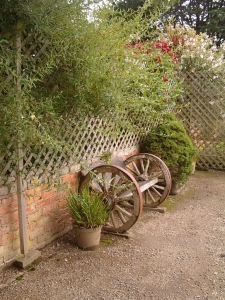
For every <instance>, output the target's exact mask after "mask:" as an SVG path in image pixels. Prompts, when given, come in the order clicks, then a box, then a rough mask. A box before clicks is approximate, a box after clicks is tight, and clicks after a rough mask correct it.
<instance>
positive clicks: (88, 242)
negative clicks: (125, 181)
mask: <svg viewBox="0 0 225 300" xmlns="http://www.w3.org/2000/svg"><path fill="white" fill-rule="evenodd" d="M102 198H103V196H102V194H100V193H98V192H95V191H92V190H90V189H89V188H88V187H85V188H83V189H82V190H81V191H79V193H78V192H77V191H75V190H74V189H72V188H69V192H68V196H67V197H66V200H67V204H68V208H69V211H70V213H71V216H72V218H73V221H74V231H75V239H76V244H77V246H78V247H79V248H82V249H85V250H94V249H96V248H97V247H98V245H99V241H100V236H101V228H102V225H103V224H104V223H105V222H106V220H107V219H108V217H109V209H108V205H107V204H106V203H105V202H104V201H103V199H102Z"/></svg>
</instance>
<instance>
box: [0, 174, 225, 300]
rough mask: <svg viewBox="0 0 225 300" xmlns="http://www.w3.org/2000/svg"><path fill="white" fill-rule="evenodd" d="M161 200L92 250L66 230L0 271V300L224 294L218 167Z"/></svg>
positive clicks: (177, 298) (222, 182) (190, 299)
mask: <svg viewBox="0 0 225 300" xmlns="http://www.w3.org/2000/svg"><path fill="white" fill-rule="evenodd" d="M162 206H165V207H166V208H167V211H166V213H164V214H162V213H156V212H149V211H147V210H144V212H143V214H142V216H141V218H140V220H139V221H138V222H137V223H136V224H135V225H134V226H133V227H132V228H131V229H130V230H129V234H130V238H124V237H118V236H114V235H109V234H102V237H101V245H100V247H99V248H98V249H97V250H95V251H82V250H80V249H78V248H77V247H76V245H75V244H74V236H73V232H72V231H71V232H68V233H67V234H66V235H64V236H63V237H61V238H59V239H58V240H56V241H54V242H53V243H51V244H50V245H48V246H47V247H45V248H44V249H42V260H41V261H39V262H38V263H36V264H33V265H32V266H30V267H29V268H28V269H27V270H25V271H24V270H19V269H16V268H15V267H10V268H8V269H6V270H3V272H1V273H0V280H1V282H0V287H1V289H0V299H1V300H6V299H8V300H12V299H18V300H28V299H29V300H42V299H43V300H44V299H47V300H49V299H51V300H58V299H60V300H72V299H73V300H128V299H130V300H136V299H139V300H142V299H143V300H144V299H146V300H153V299H154V300H164V299H169V300H194V299H200V300H202V299H209V300H214V299H221V300H225V173H224V172H218V171H208V172H202V171H196V172H195V174H194V175H192V176H191V177H190V180H189V182H188V183H187V185H186V186H185V188H184V189H183V190H182V192H181V193H180V194H179V195H176V196H170V197H169V198H167V199H166V200H165V201H164V202H163V204H162Z"/></svg>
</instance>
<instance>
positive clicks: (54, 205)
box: [0, 149, 138, 270]
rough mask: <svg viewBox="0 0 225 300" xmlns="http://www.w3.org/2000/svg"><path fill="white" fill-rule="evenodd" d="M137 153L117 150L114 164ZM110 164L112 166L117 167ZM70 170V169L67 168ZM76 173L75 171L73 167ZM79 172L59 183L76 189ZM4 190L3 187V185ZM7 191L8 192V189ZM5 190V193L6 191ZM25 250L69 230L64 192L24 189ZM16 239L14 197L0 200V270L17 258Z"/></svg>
mask: <svg viewBox="0 0 225 300" xmlns="http://www.w3.org/2000/svg"><path fill="white" fill-rule="evenodd" d="M136 153H138V151H137V150H133V151H132V150H131V149H129V150H127V151H124V150H122V151H120V152H119V151H118V152H117V153H116V158H118V157H119V161H118V165H119V164H120V162H121V161H123V160H125V159H126V158H127V157H128V156H131V155H134V154H136ZM116 161H117V160H115V162H112V163H114V164H117V162H116ZM70 170H71V169H70ZM76 170H77V168H76ZM79 177H80V171H79V172H75V171H74V173H69V174H67V175H64V176H62V177H61V178H60V182H61V183H64V184H65V186H66V185H68V184H69V185H71V186H73V187H77V186H78V181H79ZM3 188H4V186H3ZM8 190H9V189H8ZM8 190H7V191H8ZM24 195H25V200H26V228H27V243H28V249H29V250H31V249H41V248H43V247H44V246H46V245H47V244H49V243H50V242H52V241H53V240H55V239H56V238H58V237H59V236H61V235H63V234H65V233H66V232H67V231H69V230H70V229H71V225H72V219H71V217H70V214H69V212H68V210H67V205H66V200H65V191H63V190H57V188H55V187H52V188H50V187H49V186H48V185H42V186H37V187H34V188H30V189H27V190H25V192H24ZM20 255H21V253H20V237H19V219H18V202H17V195H16V194H10V195H9V196H1V198H0V270H1V269H2V268H3V267H4V266H5V265H6V264H8V263H12V262H13V261H14V260H15V259H16V258H17V257H18V256H20Z"/></svg>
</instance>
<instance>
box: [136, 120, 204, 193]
mask: <svg viewBox="0 0 225 300" xmlns="http://www.w3.org/2000/svg"><path fill="white" fill-rule="evenodd" d="M140 149H141V151H142V152H149V153H152V154H155V155H157V156H159V157H160V158H161V159H162V160H163V161H164V162H165V163H166V165H167V166H168V168H169V170H170V173H171V176H172V189H171V194H176V193H177V192H178V190H179V188H180V187H181V186H182V185H184V184H185V183H186V182H187V180H188V176H189V175H190V174H191V173H192V171H193V162H194V159H195V157H196V154H197V152H198V151H197V149H196V148H195V147H194V145H193V143H192V141H191V139H190V138H189V136H188V135H187V133H186V131H185V128H184V126H183V123H182V122H181V121H180V120H178V119H177V118H176V117H175V116H174V115H173V114H168V115H166V116H165V117H164V119H163V121H162V123H160V124H158V126H157V127H156V128H155V129H153V130H152V131H150V132H149V133H148V134H147V135H146V136H145V138H144V139H143V141H142V143H141V145H140Z"/></svg>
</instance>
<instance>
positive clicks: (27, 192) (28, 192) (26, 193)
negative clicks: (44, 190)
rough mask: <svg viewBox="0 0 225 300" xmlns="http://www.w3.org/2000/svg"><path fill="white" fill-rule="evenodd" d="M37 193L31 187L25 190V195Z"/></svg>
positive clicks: (29, 195) (31, 195) (32, 195)
mask: <svg viewBox="0 0 225 300" xmlns="http://www.w3.org/2000/svg"><path fill="white" fill-rule="evenodd" d="M35 194H36V192H35V190H34V189H29V190H25V191H24V195H25V197H28V198H29V197H34V196H35Z"/></svg>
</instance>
